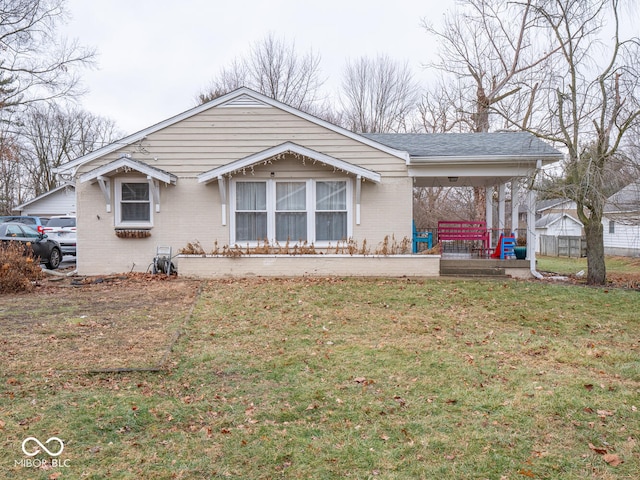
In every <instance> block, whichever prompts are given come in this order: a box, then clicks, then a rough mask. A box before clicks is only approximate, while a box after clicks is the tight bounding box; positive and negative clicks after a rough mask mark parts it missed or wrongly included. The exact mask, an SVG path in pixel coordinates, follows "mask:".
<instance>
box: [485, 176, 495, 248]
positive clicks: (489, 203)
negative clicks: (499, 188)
mask: <svg viewBox="0 0 640 480" xmlns="http://www.w3.org/2000/svg"><path fill="white" fill-rule="evenodd" d="M484 203H485V213H484V215H485V218H486V220H487V228H488V229H489V248H491V247H493V235H492V234H491V233H492V232H491V229H492V228H493V187H486V188H485V195H484Z"/></svg>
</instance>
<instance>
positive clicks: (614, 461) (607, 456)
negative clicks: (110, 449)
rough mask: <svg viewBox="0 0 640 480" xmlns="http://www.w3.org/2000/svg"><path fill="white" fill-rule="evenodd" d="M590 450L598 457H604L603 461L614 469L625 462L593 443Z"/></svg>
mask: <svg viewBox="0 0 640 480" xmlns="http://www.w3.org/2000/svg"><path fill="white" fill-rule="evenodd" d="M589 449H590V450H591V451H592V452H594V453H597V454H598V455H602V459H603V460H604V461H605V462H607V463H608V464H609V465H611V466H612V467H617V466H618V465H620V464H622V463H624V461H623V460H622V459H621V458H620V456H619V455H618V454H616V453H609V451H608V450H607V449H606V448H602V447H596V446H595V445H594V444H593V443H590V444H589Z"/></svg>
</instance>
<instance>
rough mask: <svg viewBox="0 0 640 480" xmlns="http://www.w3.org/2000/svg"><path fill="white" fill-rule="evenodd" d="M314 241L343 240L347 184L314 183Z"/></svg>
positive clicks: (345, 229) (345, 234) (346, 235)
mask: <svg viewBox="0 0 640 480" xmlns="http://www.w3.org/2000/svg"><path fill="white" fill-rule="evenodd" d="M315 205H316V211H315V217H316V240H318V241H323V240H326V241H331V240H344V239H346V238H347V237H348V234H347V213H348V212H347V182H316V202H315Z"/></svg>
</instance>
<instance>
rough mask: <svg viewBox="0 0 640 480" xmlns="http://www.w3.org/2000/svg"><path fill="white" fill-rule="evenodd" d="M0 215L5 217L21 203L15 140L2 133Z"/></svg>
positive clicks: (0, 139)
mask: <svg viewBox="0 0 640 480" xmlns="http://www.w3.org/2000/svg"><path fill="white" fill-rule="evenodd" d="M0 178H1V179H2V181H1V182H0V215H7V214H10V213H11V210H12V209H13V207H14V206H15V205H18V204H20V203H21V200H22V198H21V193H22V189H21V183H22V169H21V165H20V161H19V155H18V147H17V146H16V142H15V139H14V138H13V137H12V136H11V135H10V134H8V133H7V132H3V133H2V134H0Z"/></svg>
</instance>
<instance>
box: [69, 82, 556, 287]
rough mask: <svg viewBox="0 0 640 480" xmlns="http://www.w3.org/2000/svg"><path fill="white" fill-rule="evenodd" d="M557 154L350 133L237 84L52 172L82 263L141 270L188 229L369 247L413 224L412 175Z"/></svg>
mask: <svg viewBox="0 0 640 480" xmlns="http://www.w3.org/2000/svg"><path fill="white" fill-rule="evenodd" d="M560 158H561V154H560V153H559V152H558V151H557V150H555V149H553V148H551V147H550V146H549V145H547V144H546V143H544V142H542V141H541V140H539V139H537V138H535V137H534V136H532V135H529V134H527V133H523V132H517V133H508V132H502V133H495V134H441V135H439V134H415V135H412V134H406V135H392V134H391V135H367V136H364V135H359V134H356V133H353V132H350V131H348V130H345V129H343V128H340V127H337V126H335V125H332V124H330V123H328V122H326V121H323V120H320V119H318V118H316V117H313V116H311V115H309V114H307V113H304V112H301V111H298V110H296V109H294V108H292V107H289V106H287V105H285V104H282V103H280V102H278V101H276V100H273V99H271V98H269V97H266V96H264V95H261V94H258V93H256V92H254V91H252V90H249V89H247V88H241V89H238V90H236V91H234V92H231V93H229V94H227V95H224V96H222V97H219V98H217V99H215V100H213V101H211V102H209V103H206V104H204V105H200V106H198V107H195V108H193V109H191V110H189V111H187V112H184V113H182V114H180V115H177V116H175V117H172V118H169V119H167V120H165V121H163V122H160V123H158V124H156V125H154V126H152V127H149V128H147V129H145V130H142V131H140V132H138V133H135V134H133V135H130V136H128V137H125V138H123V139H121V140H119V141H117V142H116V143H113V144H111V145H109V146H106V147H103V148H101V149H99V150H97V151H95V152H92V153H90V154H88V155H85V156H83V157H80V158H78V159H76V160H74V161H72V162H69V163H67V164H65V165H63V166H62V167H60V168H59V169H58V173H60V174H61V175H63V176H66V178H69V179H73V180H75V182H76V188H77V199H78V208H77V223H78V259H77V267H78V271H79V273H81V274H104V273H112V272H122V271H132V270H133V271H145V270H146V269H147V268H148V267H149V264H150V262H151V260H152V259H153V257H154V254H155V252H156V249H157V247H158V246H170V247H171V248H172V249H173V252H174V254H175V253H176V252H177V251H178V250H179V249H180V248H183V247H185V246H186V245H187V244H188V243H189V242H195V241H198V242H199V243H200V244H201V245H202V247H203V248H204V250H205V251H207V252H210V251H211V250H213V249H214V245H218V247H219V248H222V247H223V246H225V245H230V246H233V245H236V244H237V245H242V246H243V247H244V246H255V245H258V244H259V243H260V242H262V241H264V239H268V240H269V242H270V243H271V244H274V243H276V242H279V243H280V244H281V245H284V244H286V243H287V242H288V241H289V242H290V243H291V244H293V243H297V242H299V241H300V242H306V243H307V244H313V245H314V247H315V248H316V249H318V250H322V249H327V248H330V247H332V246H335V245H336V243H337V242H339V241H341V240H345V239H353V240H354V241H355V242H357V243H358V245H362V244H363V243H365V242H366V244H367V245H369V246H371V247H372V248H375V246H376V245H379V244H381V243H382V242H383V241H384V239H385V237H387V236H388V237H389V238H391V237H392V236H393V238H395V239H397V240H401V239H403V238H405V237H406V238H409V239H410V238H411V235H412V216H413V215H412V190H413V187H414V186H434V185H447V186H481V187H486V188H488V189H493V188H499V191H500V192H504V185H505V184H506V183H508V182H514V181H515V180H517V179H519V178H522V177H527V176H529V175H531V174H532V173H533V172H534V171H535V170H536V169H537V168H540V167H541V166H542V165H546V164H549V163H552V162H555V161H557V160H559V159H560ZM514 183H517V182H514ZM501 185H502V187H500V186H501ZM487 197H488V198H493V195H487ZM500 201H501V202H504V198H502V199H501V200H500ZM502 205H504V203H503V204H502ZM490 209H491V211H493V210H492V205H489V204H488V205H487V211H489V210H490ZM502 211H504V208H502ZM501 220H502V221H504V219H501ZM328 252H330V249H329V250H327V253H328ZM326 257H328V255H327V256H326ZM423 257H424V256H423ZM181 260H184V261H185V262H186V261H187V260H186V259H181V258H177V259H175V262H176V263H177V266H178V270H179V271H180V261H181ZM234 261H235V260H234ZM241 261H242V259H237V262H236V263H234V264H233V265H234V266H239V265H241ZM294 261H295V262H297V263H298V265H300V264H304V263H305V262H311V260H310V259H305V258H304V256H300V257H298V258H296V259H295V260H294ZM413 261H414V263H415V259H414V260H413ZM272 263H273V262H272V261H271V260H269V261H267V260H265V261H264V262H263V263H262V264H260V265H261V267H260V268H261V269H263V270H257V271H253V272H252V273H253V274H256V275H262V274H264V273H265V272H266V271H267V269H269V268H271V267H270V265H272ZM370 263H371V264H373V263H375V260H371V262H370ZM211 268H212V269H215V268H216V267H215V264H214V265H213V266H212V267H211ZM232 268H235V267H232ZM256 268H258V267H256ZM379 268H382V267H379ZM320 271H321V270H319V269H315V267H314V268H311V267H309V270H308V271H306V270H305V274H307V273H308V274H314V272H315V273H316V274H317V273H318V272H320ZM233 272H235V270H233V271H232V272H231V274H233ZM287 273H291V274H293V273H294V270H287V267H284V270H282V272H281V274H287ZM352 273H355V274H357V272H352ZM385 273H386V272H385V271H379V272H378V274H385Z"/></svg>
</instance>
